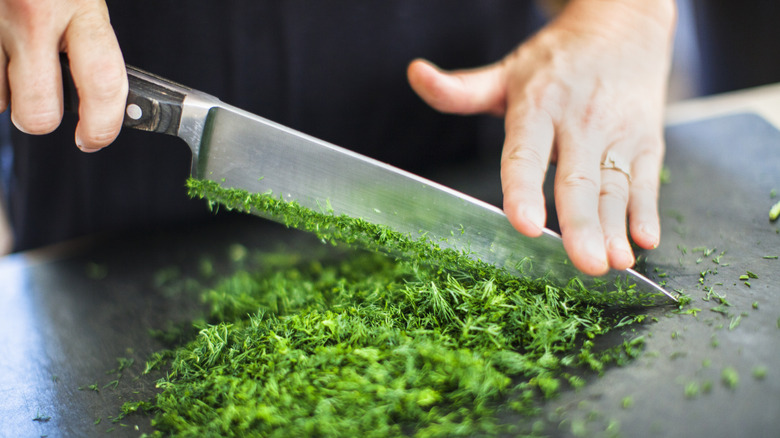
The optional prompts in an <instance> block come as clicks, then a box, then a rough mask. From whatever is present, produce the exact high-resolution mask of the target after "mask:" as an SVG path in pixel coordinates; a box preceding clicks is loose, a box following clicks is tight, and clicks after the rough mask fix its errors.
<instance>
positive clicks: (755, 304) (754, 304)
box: [753, 301, 758, 310]
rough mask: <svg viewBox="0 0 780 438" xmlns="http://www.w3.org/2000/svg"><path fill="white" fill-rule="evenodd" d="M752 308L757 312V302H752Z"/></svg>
mask: <svg viewBox="0 0 780 438" xmlns="http://www.w3.org/2000/svg"><path fill="white" fill-rule="evenodd" d="M753 308H754V309H755V310H758V301H753Z"/></svg>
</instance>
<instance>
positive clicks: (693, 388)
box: [685, 382, 699, 398]
mask: <svg viewBox="0 0 780 438" xmlns="http://www.w3.org/2000/svg"><path fill="white" fill-rule="evenodd" d="M698 395H699V384H698V383H696V382H689V383H688V384H687V385H685V398H696V397H697V396H698Z"/></svg>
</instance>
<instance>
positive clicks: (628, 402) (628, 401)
mask: <svg viewBox="0 0 780 438" xmlns="http://www.w3.org/2000/svg"><path fill="white" fill-rule="evenodd" d="M632 406H634V398H633V397H631V396H630V395H628V396H626V397H623V400H621V401H620V407H622V408H623V409H629V408H630V407H632Z"/></svg>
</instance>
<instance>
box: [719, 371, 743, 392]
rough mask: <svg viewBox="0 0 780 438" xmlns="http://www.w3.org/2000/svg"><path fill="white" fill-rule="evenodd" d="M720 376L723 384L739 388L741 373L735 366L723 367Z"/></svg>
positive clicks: (731, 387)
mask: <svg viewBox="0 0 780 438" xmlns="http://www.w3.org/2000/svg"><path fill="white" fill-rule="evenodd" d="M720 378H721V381H722V382H723V384H724V385H726V387H728V388H729V389H737V386H739V373H738V372H737V370H736V368H734V367H730V366H729V367H726V368H723V371H722V372H721V374H720Z"/></svg>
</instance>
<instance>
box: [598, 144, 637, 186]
mask: <svg viewBox="0 0 780 438" xmlns="http://www.w3.org/2000/svg"><path fill="white" fill-rule="evenodd" d="M601 168H602V169H609V170H617V171H619V172H623V175H625V176H626V178H628V182H631V171H630V170H629V165H628V163H626V162H625V161H623V160H622V159H621V158H620V157H619V156H617V155H615V154H613V153H612V151H609V152H607V156H606V157H604V161H602V162H601Z"/></svg>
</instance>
